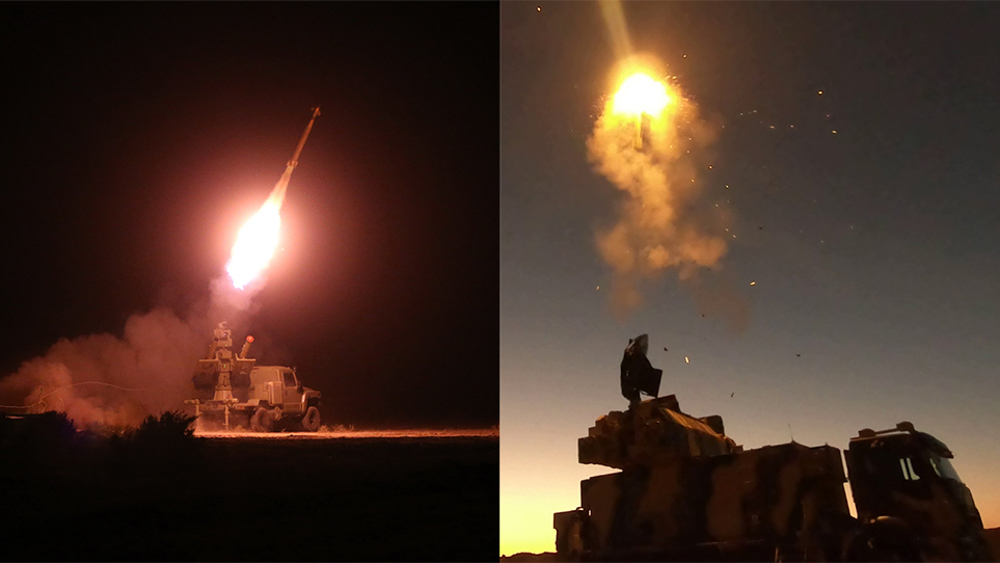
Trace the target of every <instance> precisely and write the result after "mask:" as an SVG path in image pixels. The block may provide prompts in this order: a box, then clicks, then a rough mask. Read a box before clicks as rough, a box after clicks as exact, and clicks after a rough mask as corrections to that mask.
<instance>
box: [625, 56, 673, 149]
mask: <svg viewBox="0 0 1000 563" xmlns="http://www.w3.org/2000/svg"><path fill="white" fill-rule="evenodd" d="M671 101H672V100H671V99H670V96H669V95H668V94H667V87H666V85H665V84H663V83H662V82H658V81H656V80H654V79H653V78H651V77H650V76H649V75H647V74H644V73H641V72H638V73H635V74H633V75H631V76H629V77H628V78H626V79H625V81H624V82H622V85H621V86H620V87H619V88H618V91H617V92H615V97H614V99H613V100H612V108H611V111H612V112H613V113H615V114H619V115H624V116H626V117H629V118H634V119H635V148H636V149H637V150H639V149H642V115H643V114H646V115H648V116H649V117H650V118H652V119H658V118H659V117H660V115H661V114H662V113H663V109H664V108H666V107H667V106H668V105H669V104H670V103H671Z"/></svg>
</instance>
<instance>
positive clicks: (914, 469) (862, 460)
mask: <svg viewBox="0 0 1000 563" xmlns="http://www.w3.org/2000/svg"><path fill="white" fill-rule="evenodd" d="M631 344H632V343H631V342H630V348H631V349H632V350H631V351H627V352H626V361H625V362H623V382H628V381H631V380H636V379H635V377H633V376H634V374H630V373H629V372H630V371H636V369H635V365H636V364H635V363H633V360H634V358H635V346H632V345H631ZM643 348H644V346H643ZM630 352H631V355H630ZM642 353H643V354H644V353H645V350H644V349H643V350H642ZM644 369H645V371H647V372H648V371H649V368H644ZM654 371H659V370H654ZM641 373H642V370H639V374H640V375H641ZM651 373H652V372H651ZM626 376H628V377H626ZM630 378H631V379H630ZM641 379H642V378H641V377H640V378H638V380H641ZM655 379H657V380H658V379H659V377H658V375H657V377H656V378H655ZM657 383H658V381H657ZM623 385H625V383H623ZM631 391H634V389H633V390H631ZM655 393H656V389H653V393H652V394H654V395H655ZM623 394H625V396H626V397H630V401H632V405H631V406H630V407H629V409H628V410H627V411H624V412H620V411H613V412H611V413H609V414H608V415H605V416H602V417H600V418H599V419H598V420H597V422H596V423H595V425H594V427H592V428H590V431H589V433H588V436H586V437H583V438H580V439H579V443H578V454H579V461H580V463H592V464H599V465H604V466H607V467H613V468H616V469H620V470H621V471H620V472H617V473H610V474H607V475H599V476H596V477H591V478H589V479H585V480H584V481H582V482H581V483H580V500H581V502H580V506H579V508H577V509H575V510H571V511H567V512H558V513H556V514H555V515H554V527H555V529H556V556H557V558H558V559H559V560H562V561H992V560H993V554H992V553H991V550H990V548H989V546H988V544H987V543H986V541H985V539H984V534H983V523H982V519H981V518H980V515H979V511H978V510H977V508H976V505H975V502H974V501H973V498H972V493H971V492H970V490H969V488H968V487H967V486H966V485H965V484H964V483H963V482H962V480H961V479H960V478H959V476H958V473H957V472H956V471H955V469H954V467H953V466H952V464H951V459H952V458H953V457H954V456H953V454H952V452H951V450H949V449H948V447H947V446H945V444H943V443H942V442H941V441H940V440H938V439H936V438H935V437H933V436H931V435H930V434H927V433H925V432H921V431H918V430H917V429H916V428H914V425H913V424H911V423H909V422H901V423H899V424H897V425H896V427H895V428H891V429H888V430H882V431H874V430H871V429H864V430H861V431H860V432H859V433H858V435H857V436H856V437H854V438H851V439H850V442H849V445H848V449H847V450H846V451H844V452H843V453H844V457H843V458H842V457H841V450H840V449H838V448H836V447H832V446H828V445H825V446H817V447H808V446H804V445H802V444H798V443H796V442H794V441H792V442H790V443H788V444H781V445H776V446H765V447H762V448H757V449H752V450H744V449H743V448H742V446H739V445H737V444H736V443H735V442H734V441H733V440H732V439H731V438H729V437H727V436H726V435H725V428H724V426H723V421H722V418H721V417H719V416H710V417H703V418H695V417H692V416H689V415H687V414H685V413H683V412H681V410H680V406H679V404H678V401H677V399H676V397H674V396H673V395H670V396H667V397H659V398H653V399H650V400H646V401H641V402H638V403H636V402H635V401H634V397H636V396H637V394H636V393H630V392H626V391H623ZM845 459H846V462H847V463H846V465H847V475H846V476H845V472H844V460H845ZM848 477H849V483H850V487H851V492H852V495H853V502H854V505H855V507H856V513H857V516H856V517H854V516H852V515H851V511H850V509H849V506H848V500H847V495H846V492H845V488H844V483H845V482H848Z"/></svg>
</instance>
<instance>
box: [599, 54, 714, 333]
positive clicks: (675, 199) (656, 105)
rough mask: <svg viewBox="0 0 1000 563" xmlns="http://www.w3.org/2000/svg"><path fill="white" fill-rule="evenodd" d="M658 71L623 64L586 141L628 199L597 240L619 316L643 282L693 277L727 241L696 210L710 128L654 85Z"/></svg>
mask: <svg viewBox="0 0 1000 563" xmlns="http://www.w3.org/2000/svg"><path fill="white" fill-rule="evenodd" d="M649 63H652V64H649ZM653 68H656V65H655V61H649V62H647V61H639V60H637V59H635V58H633V59H631V60H626V61H623V64H622V65H621V66H620V70H621V71H623V72H622V73H621V74H620V75H619V76H621V77H622V78H621V79H619V82H618V88H617V90H616V92H615V94H614V95H612V96H609V98H608V100H607V102H606V105H605V107H604V111H603V113H602V114H601V115H600V117H599V118H598V119H597V122H596V123H595V124H594V131H593V134H592V135H591V136H590V138H589V139H587V149H588V153H589V157H590V161H591V162H592V163H593V164H594V166H595V169H596V170H597V171H598V172H599V173H600V174H601V175H603V176H605V177H606V178H607V179H608V180H610V182H611V183H612V184H613V185H614V186H615V188H617V189H619V190H621V191H622V192H624V194H625V195H626V196H627V197H625V198H624V199H623V200H622V202H621V203H622V207H621V211H620V214H619V217H618V220H617V223H616V224H615V225H614V226H612V227H611V228H608V229H603V230H601V231H599V232H598V233H597V241H596V242H597V248H598V251H599V252H600V254H601V256H602V258H603V259H604V261H605V262H606V263H607V264H608V265H609V266H611V267H612V269H613V270H614V278H613V283H612V284H611V295H610V297H611V299H612V303H613V305H614V306H615V309H616V310H617V311H618V312H619V313H623V312H626V311H628V310H630V309H632V308H634V307H636V306H637V305H638V304H639V303H640V302H641V297H640V294H639V286H640V285H641V282H642V280H644V279H650V278H653V277H656V276H657V275H659V274H660V273H662V272H664V271H666V270H668V269H673V268H676V269H677V271H678V275H679V277H680V279H681V280H687V279H691V278H692V277H693V276H694V275H695V274H696V272H697V271H698V270H699V269H701V268H713V267H715V266H716V264H717V263H718V262H719V260H720V259H721V258H722V257H723V256H724V255H725V254H726V240H725V239H724V238H723V237H721V236H718V235H716V234H713V233H712V232H711V231H712V230H713V229H712V228H711V227H710V226H709V225H706V224H705V221H704V218H703V217H699V216H697V214H695V213H693V212H692V206H693V204H694V203H695V202H696V200H697V198H698V196H699V192H700V190H701V183H699V182H697V181H696V178H697V176H698V175H699V170H700V169H702V168H703V165H702V164H701V163H699V162H698V159H699V158H700V156H701V154H702V153H703V151H701V150H699V149H703V148H705V147H706V146H707V145H709V144H710V143H711V142H712V141H713V140H714V138H715V134H714V132H713V128H712V127H710V126H709V125H708V124H707V123H705V122H704V121H703V120H702V119H701V118H700V117H699V116H698V111H697V107H696V106H695V105H694V103H693V102H692V101H691V100H690V99H688V98H687V97H685V96H684V94H683V92H682V91H681V89H680V87H679V86H678V85H677V84H676V83H673V82H667V80H666V79H664V80H656V79H654V78H653V76H656V75H659V74H660V73H658V72H654V71H650V70H648V69H653Z"/></svg>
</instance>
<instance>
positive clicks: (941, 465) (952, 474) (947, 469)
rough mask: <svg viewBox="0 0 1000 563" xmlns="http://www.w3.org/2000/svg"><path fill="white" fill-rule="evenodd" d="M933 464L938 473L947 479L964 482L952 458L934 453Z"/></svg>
mask: <svg viewBox="0 0 1000 563" xmlns="http://www.w3.org/2000/svg"><path fill="white" fill-rule="evenodd" d="M931 465H932V466H933V467H934V470H935V471H937V474H938V475H940V476H942V477H944V478H945V479H954V480H955V481H958V482H959V483H961V482H962V478H961V477H959V476H958V472H957V471H955V467H954V466H953V465H952V464H951V460H949V459H948V458H946V457H939V456H936V455H932V456H931Z"/></svg>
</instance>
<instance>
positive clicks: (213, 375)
mask: <svg viewBox="0 0 1000 563" xmlns="http://www.w3.org/2000/svg"><path fill="white" fill-rule="evenodd" d="M252 343H253V337H252V336H247V339H246V342H245V343H244V344H243V348H242V350H240V353H239V354H238V355H237V354H235V353H233V351H232V345H233V337H232V331H231V330H230V329H229V327H228V326H227V324H226V323H219V326H218V327H216V328H215V333H214V335H213V338H212V344H211V346H210V347H209V350H208V357H207V358H204V359H201V360H198V366H197V367H196V368H195V373H194V376H193V377H192V378H191V379H192V382H193V383H194V389H195V398H194V399H189V400H187V401H184V402H185V403H187V404H189V405H194V408H195V416H197V417H198V418H199V421H200V422H201V423H203V424H207V425H208V426H221V427H222V428H224V429H226V430H228V429H230V428H234V427H237V426H242V427H243V428H249V429H250V430H252V431H254V432H271V431H272V430H279V429H302V430H306V431H309V432H315V431H317V430H319V427H320V414H319V405H320V398H321V394H320V392H319V391H316V390H313V389H310V388H308V387H304V386H303V385H302V382H301V381H300V380H299V378H298V374H297V373H296V371H295V368H289V367H285V366H258V365H255V364H256V360H254V359H253V358H248V357H247V354H248V353H249V351H250V345H251V344H252Z"/></svg>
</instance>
